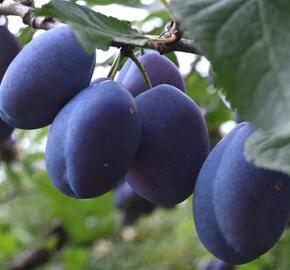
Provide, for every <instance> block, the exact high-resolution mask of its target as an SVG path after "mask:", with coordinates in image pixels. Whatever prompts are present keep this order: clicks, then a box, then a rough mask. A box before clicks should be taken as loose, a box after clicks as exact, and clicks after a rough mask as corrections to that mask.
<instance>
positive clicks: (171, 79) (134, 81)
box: [117, 51, 185, 97]
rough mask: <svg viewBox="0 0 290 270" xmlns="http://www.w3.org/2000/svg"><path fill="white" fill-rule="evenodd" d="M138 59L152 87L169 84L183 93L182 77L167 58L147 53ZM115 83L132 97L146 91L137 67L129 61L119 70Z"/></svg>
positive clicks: (154, 52)
mask: <svg viewBox="0 0 290 270" xmlns="http://www.w3.org/2000/svg"><path fill="white" fill-rule="evenodd" d="M138 59H139V61H140V62H141V64H142V65H143V66H144V68H145V70H146V72H147V74H148V76H149V78H150V81H151V83H152V86H157V85H159V84H169V85H173V86H175V87H176V88H178V89H180V90H181V91H183V92H185V83H184V80H183V77H182V75H181V74H180V72H179V70H178V69H177V67H176V66H175V65H174V64H173V63H172V62H171V61H170V60H169V59H168V58H167V57H165V56H162V55H160V54H159V53H158V52H156V51H148V52H146V53H145V54H144V55H142V56H140V57H139V58H138ZM117 82H119V83H121V84H123V86H125V87H126V89H127V90H128V91H129V92H130V93H131V94H132V95H133V96H134V97H136V96H137V95H139V94H141V93H142V92H144V91H145V90H147V89H148V88H147V87H146V85H145V83H144V80H143V77H142V75H141V73H140V71H139V69H138V67H137V66H136V64H135V63H134V62H133V61H132V60H131V59H129V60H128V61H127V62H126V63H125V65H124V67H123V68H122V69H121V71H120V74H119V76H118V78H117Z"/></svg>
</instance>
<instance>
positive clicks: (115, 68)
mask: <svg viewBox="0 0 290 270" xmlns="http://www.w3.org/2000/svg"><path fill="white" fill-rule="evenodd" d="M123 58H124V55H123V54H122V53H121V52H120V53H119V54H118V56H117V57H116V58H115V60H114V62H113V64H112V66H111V69H110V71H109V74H108V77H109V78H110V79H112V80H114V78H115V76H116V74H117V72H118V69H119V66H120V63H121V62H122V60H123Z"/></svg>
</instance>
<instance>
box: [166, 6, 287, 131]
mask: <svg viewBox="0 0 290 270" xmlns="http://www.w3.org/2000/svg"><path fill="white" fill-rule="evenodd" d="M171 9H172V13H173V15H174V16H175V17H176V18H177V20H179V22H180V25H181V27H182V29H183V30H184V31H185V33H186V34H187V35H188V36H189V37H190V38H192V39H194V40H195V41H196V42H198V43H199V44H200V46H201V47H202V49H203V51H204V53H205V54H206V56H207V57H208V59H209V60H210V61H211V63H212V65H213V68H214V70H215V72H216V73H217V79H218V82H219V83H220V84H222V85H223V87H224V91H225V93H226V96H227V99H228V100H229V101H230V102H231V104H232V106H233V107H236V108H238V111H239V114H240V115H241V117H242V118H244V119H249V120H251V121H253V122H254V123H255V125H256V126H257V127H258V128H262V129H264V130H271V131H275V132H280V133H281V132H285V131H287V130H288V131H289V129H290V118H289V115H290V95H289V91H290V76H289V74H290V61H289V59H290V50H289V40H290V31H289V29H290V4H289V1H287V0H279V1H277V0H256V1H254V0H231V1H229V0H203V1H200V0H184V1H180V0H173V1H172V3H171Z"/></svg>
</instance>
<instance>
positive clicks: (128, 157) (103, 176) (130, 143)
mask: <svg viewBox="0 0 290 270" xmlns="http://www.w3.org/2000/svg"><path fill="white" fill-rule="evenodd" d="M141 133H142V123H141V119H140V117H139V116H138V111H137V110H136V106H135V101H134V99H133V97H132V96H131V94H130V93H128V92H127V91H126V90H125V89H123V88H122V87H121V86H120V85H119V84H118V83H116V82H114V81H105V82H101V83H99V84H97V85H95V86H91V87H88V88H87V89H84V90H83V91H81V92H80V93H79V94H78V95H76V96H75V97H74V98H73V99H72V100H70V102H69V103H68V104H67V105H66V106H65V107H64V108H63V109H62V110H61V111H60V112H59V113H58V114H57V116H56V118H55V120H54V121H53V123H52V125H51V127H50V129H49V133H48V139H47V145H46V165H47V171H48V175H49V176H50V178H51V180H52V182H53V183H54V185H55V186H56V187H57V188H58V189H59V190H60V191H62V192H63V193H65V194H67V195H69V196H73V197H78V198H92V197H97V196H99V195H102V194H104V193H106V192H108V191H110V190H111V189H112V188H113V187H114V186H115V185H117V184H118V182H120V180H122V179H123V177H124V175H125V174H126V172H127V171H128V169H129V167H130V166H131V164H132V163H133V159H134V157H135V154H136V152H137V149H138V147H139V143H140V140H141Z"/></svg>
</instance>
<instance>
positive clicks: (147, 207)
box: [114, 181, 157, 225]
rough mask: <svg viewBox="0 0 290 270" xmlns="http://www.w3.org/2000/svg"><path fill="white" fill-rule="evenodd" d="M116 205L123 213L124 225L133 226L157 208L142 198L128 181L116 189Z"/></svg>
mask: <svg viewBox="0 0 290 270" xmlns="http://www.w3.org/2000/svg"><path fill="white" fill-rule="evenodd" d="M114 204H115V206H116V208H117V209H118V210H119V211H120V212H121V215H122V222H123V224H124V225H131V224H133V223H134V222H135V221H136V220H137V219H138V218H139V217H140V216H142V215H147V214H150V213H152V211H153V210H154V208H156V206H157V205H156V204H153V203H151V202H149V201H147V200H145V199H143V198H142V197H140V196H139V195H138V194H137V193H136V192H135V191H134V190H133V189H132V188H131V187H130V185H129V184H128V183H127V182H126V181H122V182H121V183H120V184H119V185H118V186H117V187H116V189H115V191H114Z"/></svg>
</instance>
